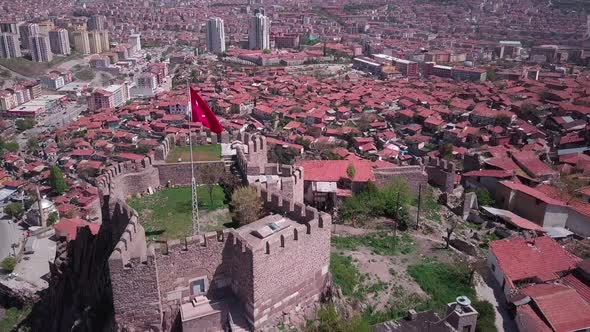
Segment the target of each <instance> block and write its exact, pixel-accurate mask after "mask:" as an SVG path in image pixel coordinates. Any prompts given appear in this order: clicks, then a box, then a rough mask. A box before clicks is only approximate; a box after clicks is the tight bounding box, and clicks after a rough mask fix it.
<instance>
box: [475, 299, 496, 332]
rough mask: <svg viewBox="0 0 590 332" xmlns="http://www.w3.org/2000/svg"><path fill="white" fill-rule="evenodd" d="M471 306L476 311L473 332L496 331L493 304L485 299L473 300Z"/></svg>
mask: <svg viewBox="0 0 590 332" xmlns="http://www.w3.org/2000/svg"><path fill="white" fill-rule="evenodd" d="M472 306H473V308H474V309H475V311H477V314H478V315H477V325H475V332H496V331H498V329H496V312H495V311H494V305H493V304H491V303H490V302H487V301H479V300H478V301H474V302H473V303H472Z"/></svg>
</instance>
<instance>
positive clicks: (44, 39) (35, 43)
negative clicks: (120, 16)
mask: <svg viewBox="0 0 590 332" xmlns="http://www.w3.org/2000/svg"><path fill="white" fill-rule="evenodd" d="M29 47H30V49H31V57H32V58H33V61H35V62H49V61H51V60H52V59H53V53H51V44H50V43H49V37H48V36H47V35H41V34H37V35H34V36H31V37H29Z"/></svg>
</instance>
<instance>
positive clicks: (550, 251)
mask: <svg viewBox="0 0 590 332" xmlns="http://www.w3.org/2000/svg"><path fill="white" fill-rule="evenodd" d="M580 261H581V259H580V258H579V257H576V256H574V255H573V254H571V253H569V252H568V251H567V250H565V249H564V248H562V247H561V246H560V245H559V243H557V242H556V241H555V240H553V239H552V238H550V237H546V236H542V237H538V238H531V239H525V238H522V237H514V238H509V239H504V240H498V241H492V242H490V251H489V253H488V258H487V265H488V267H489V268H490V270H491V271H492V275H493V276H494V278H495V279H496V281H497V282H498V284H499V285H500V286H501V287H502V291H503V292H504V294H505V295H506V296H509V295H512V294H514V293H516V292H517V291H518V290H519V289H520V288H524V287H525V286H527V285H531V284H536V283H546V282H551V281H555V280H558V279H559V278H561V277H562V276H563V275H565V274H567V273H570V272H572V271H573V270H574V269H575V268H576V264H577V263H578V262H580Z"/></svg>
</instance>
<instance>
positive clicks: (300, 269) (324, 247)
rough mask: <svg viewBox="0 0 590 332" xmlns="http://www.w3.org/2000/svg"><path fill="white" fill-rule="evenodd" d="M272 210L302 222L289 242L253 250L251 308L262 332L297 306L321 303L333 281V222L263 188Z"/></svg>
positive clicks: (250, 315) (274, 242) (249, 313)
mask: <svg viewBox="0 0 590 332" xmlns="http://www.w3.org/2000/svg"><path fill="white" fill-rule="evenodd" d="M257 189H258V190H259V193H260V196H261V198H262V199H263V201H264V202H265V207H266V209H268V210H271V211H274V212H275V213H277V214H286V215H287V216H288V217H289V218H291V219H293V220H295V221H297V222H299V225H297V226H296V227H293V231H292V233H291V234H289V235H288V236H285V237H284V238H283V239H280V238H277V237H274V238H271V239H270V240H269V241H267V242H266V243H264V245H263V246H261V247H259V248H253V266H254V270H253V279H254V280H253V283H254V302H253V303H252V306H251V307H250V306H247V307H246V312H247V316H248V319H249V320H250V323H251V324H252V325H253V326H254V327H255V328H259V327H261V326H263V325H264V323H265V322H266V321H267V320H268V319H270V318H272V317H275V316H276V315H280V314H281V313H282V312H285V311H287V312H288V311H289V310H291V309H292V308H293V307H294V306H295V305H297V304H302V303H308V302H310V301H317V300H318V299H319V296H320V294H321V293H322V291H323V289H324V287H325V285H326V282H327V280H328V278H329V275H328V270H329V264H330V237H331V232H330V229H331V221H332V219H331V216H330V215H329V214H326V213H320V212H318V211H317V210H316V209H314V208H311V207H307V206H305V205H303V204H302V203H295V202H292V201H288V200H284V199H283V198H282V196H281V195H280V194H277V193H273V192H269V191H266V190H265V189H263V188H261V187H258V188H257Z"/></svg>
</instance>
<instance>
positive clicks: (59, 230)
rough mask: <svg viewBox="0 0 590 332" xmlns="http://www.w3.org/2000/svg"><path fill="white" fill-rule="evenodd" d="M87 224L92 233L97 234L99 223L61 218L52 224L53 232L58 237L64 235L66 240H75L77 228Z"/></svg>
mask: <svg viewBox="0 0 590 332" xmlns="http://www.w3.org/2000/svg"><path fill="white" fill-rule="evenodd" d="M85 226H88V227H89V228H90V232H92V234H95V235H96V234H98V230H99V229H100V225H97V224H92V223H89V222H88V221H85V220H82V219H78V218H76V219H61V220H60V221H59V222H58V223H57V224H55V225H53V228H54V229H55V233H56V234H57V236H59V237H65V238H66V239H67V240H68V241H71V240H75V239H76V236H77V235H78V228H79V227H85Z"/></svg>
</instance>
